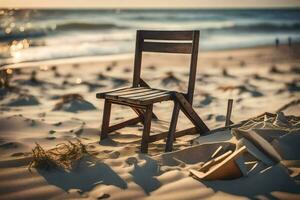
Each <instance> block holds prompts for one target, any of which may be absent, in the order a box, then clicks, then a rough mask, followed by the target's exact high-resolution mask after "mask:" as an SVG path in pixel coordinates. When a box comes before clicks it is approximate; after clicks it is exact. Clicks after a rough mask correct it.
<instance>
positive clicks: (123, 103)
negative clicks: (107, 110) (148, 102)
mask: <svg viewBox="0 0 300 200" xmlns="http://www.w3.org/2000/svg"><path fill="white" fill-rule="evenodd" d="M110 101H111V102H112V103H114V104H118V105H122V106H129V107H134V108H138V109H146V106H145V105H139V104H133V103H130V102H125V101H121V100H110Z"/></svg>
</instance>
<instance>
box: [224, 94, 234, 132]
mask: <svg viewBox="0 0 300 200" xmlns="http://www.w3.org/2000/svg"><path fill="white" fill-rule="evenodd" d="M232 105H233V99H228V103H227V112H226V120H225V126H229V125H231V124H232V122H231V120H230V118H231V113H232Z"/></svg>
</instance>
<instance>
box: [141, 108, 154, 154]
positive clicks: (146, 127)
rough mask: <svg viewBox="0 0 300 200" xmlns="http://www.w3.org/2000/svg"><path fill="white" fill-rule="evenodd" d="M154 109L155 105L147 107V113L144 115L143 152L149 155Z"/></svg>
mask: <svg viewBox="0 0 300 200" xmlns="http://www.w3.org/2000/svg"><path fill="white" fill-rule="evenodd" d="M152 109H153V105H149V106H147V108H146V112H145V114H144V130H143V136H142V143H141V152H142V153H148V143H149V136H150V128H151V119H152Z"/></svg>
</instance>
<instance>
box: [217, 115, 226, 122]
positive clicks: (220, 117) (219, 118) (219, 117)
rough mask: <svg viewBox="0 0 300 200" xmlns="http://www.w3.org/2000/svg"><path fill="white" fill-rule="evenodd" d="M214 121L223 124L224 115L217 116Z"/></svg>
mask: <svg viewBox="0 0 300 200" xmlns="http://www.w3.org/2000/svg"><path fill="white" fill-rule="evenodd" d="M215 119H216V121H217V122H224V121H225V119H226V117H225V116H224V115H217V116H216V118H215Z"/></svg>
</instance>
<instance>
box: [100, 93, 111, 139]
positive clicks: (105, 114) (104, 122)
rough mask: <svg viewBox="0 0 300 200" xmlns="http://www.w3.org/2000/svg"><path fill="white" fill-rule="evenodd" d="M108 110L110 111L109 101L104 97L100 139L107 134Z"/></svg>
mask: <svg viewBox="0 0 300 200" xmlns="http://www.w3.org/2000/svg"><path fill="white" fill-rule="evenodd" d="M110 111H111V102H110V101H109V100H107V99H105V101H104V111H103V118H102V128H101V135H100V140H103V139H105V138H107V136H108V127H109V119H110Z"/></svg>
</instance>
